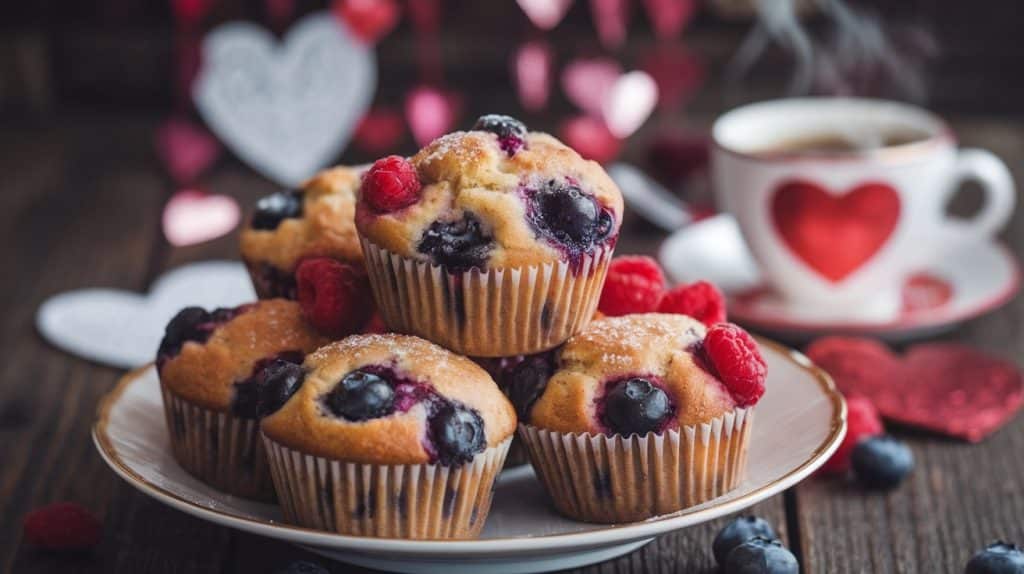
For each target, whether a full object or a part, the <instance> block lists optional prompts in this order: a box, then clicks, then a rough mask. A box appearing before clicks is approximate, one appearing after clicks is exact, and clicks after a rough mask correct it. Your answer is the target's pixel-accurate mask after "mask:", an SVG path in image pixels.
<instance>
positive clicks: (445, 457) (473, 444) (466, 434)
mask: <svg viewBox="0 0 1024 574" xmlns="http://www.w3.org/2000/svg"><path fill="white" fill-rule="evenodd" d="M430 430H431V434H432V436H433V439H434V446H435V447H436V448H437V459H438V462H440V463H441V464H443V465H446V466H454V465H458V464H464V463H467V462H469V461H471V460H473V457H474V456H475V455H476V454H477V453H478V452H482V451H483V450H484V449H485V448H486V447H487V437H486V435H485V434H484V421H483V419H482V418H480V415H479V414H477V413H476V411H473V410H471V409H467V408H465V407H461V406H458V405H453V404H451V403H445V404H443V405H441V406H440V407H439V408H438V409H437V411H436V412H435V413H434V414H433V416H432V417H431V418H430Z"/></svg>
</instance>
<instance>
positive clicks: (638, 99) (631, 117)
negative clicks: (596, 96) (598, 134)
mask: <svg viewBox="0 0 1024 574" xmlns="http://www.w3.org/2000/svg"><path fill="white" fill-rule="evenodd" d="M657 103H658V85H657V84H656V83H655V82H654V79H653V78H651V76H650V75H649V74H647V73H646V72H641V71H633V72H629V73H628V74H623V75H622V76H621V77H620V78H619V79H618V80H616V81H615V85H614V86H612V89H611V91H610V92H608V97H607V98H605V100H604V105H603V106H601V112H602V116H603V117H604V123H605V124H607V126H608V130H609V131H610V132H612V133H613V134H615V136H616V137H619V138H626V137H629V136H630V135H632V134H633V132H635V131H636V130H638V129H639V128H640V126H642V125H643V124H644V122H645V121H647V118H649V117H650V116H651V112H653V111H654V106H655V104H657Z"/></svg>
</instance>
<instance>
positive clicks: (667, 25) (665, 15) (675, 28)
mask: <svg viewBox="0 0 1024 574" xmlns="http://www.w3.org/2000/svg"><path fill="white" fill-rule="evenodd" d="M644 7H645V8H646V9H647V16H648V18H650V20H651V27H652V28H654V33H655V34H657V35H658V37H659V38H661V39H663V40H668V39H671V38H674V37H676V36H677V35H678V34H679V32H681V31H682V29H683V27H684V26H686V24H687V23H689V22H690V20H691V19H692V18H693V15H694V14H695V13H696V12H697V2H695V0H644Z"/></svg>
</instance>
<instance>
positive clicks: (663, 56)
mask: <svg viewBox="0 0 1024 574" xmlns="http://www.w3.org/2000/svg"><path fill="white" fill-rule="evenodd" d="M640 68H641V69H643V70H644V71H645V72H647V73H648V74H650V75H651V77H652V78H654V83H656V84H658V106H659V107H661V108H662V109H669V110H671V109H674V108H676V107H678V106H679V105H680V104H682V103H683V102H685V101H687V100H689V99H690V96H692V95H693V94H694V93H695V92H696V91H697V89H698V88H700V86H701V85H702V84H703V83H704V76H705V72H704V63H703V62H702V61H701V59H700V58H699V57H698V56H697V55H696V54H695V53H693V52H691V51H689V50H687V49H686V48H684V47H682V46H659V47H657V48H655V49H654V50H652V51H651V52H649V53H648V54H646V55H645V56H644V58H643V60H642V61H641V63H640Z"/></svg>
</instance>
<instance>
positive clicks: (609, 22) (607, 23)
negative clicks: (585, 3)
mask: <svg viewBox="0 0 1024 574" xmlns="http://www.w3.org/2000/svg"><path fill="white" fill-rule="evenodd" d="M590 13H591V15H592V16H593V18H594V26H595V27H596V28H597V37H598V38H600V39H601V45H603V46H604V47H605V48H608V49H609V50H615V49H617V48H619V47H621V46H622V43H623V42H625V41H626V29H627V28H628V24H629V3H628V2H627V0H590Z"/></svg>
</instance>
